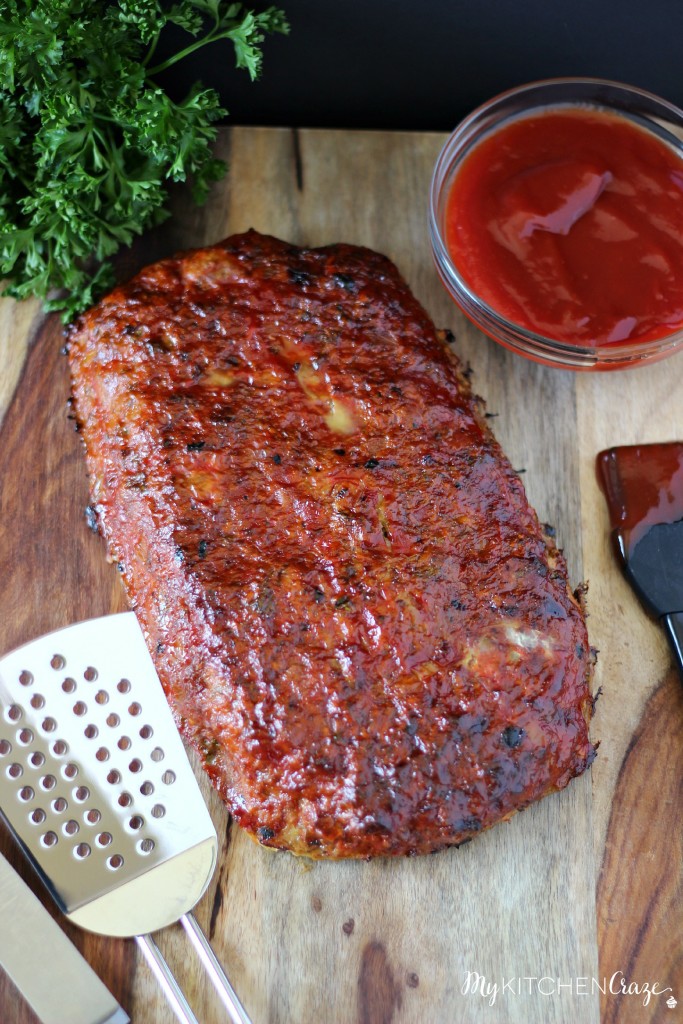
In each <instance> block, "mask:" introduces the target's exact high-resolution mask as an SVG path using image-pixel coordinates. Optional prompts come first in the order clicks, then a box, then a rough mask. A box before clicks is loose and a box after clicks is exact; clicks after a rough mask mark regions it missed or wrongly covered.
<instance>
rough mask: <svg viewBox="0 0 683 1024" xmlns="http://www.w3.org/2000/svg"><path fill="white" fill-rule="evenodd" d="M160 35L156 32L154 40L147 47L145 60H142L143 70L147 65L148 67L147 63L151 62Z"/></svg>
mask: <svg viewBox="0 0 683 1024" xmlns="http://www.w3.org/2000/svg"><path fill="white" fill-rule="evenodd" d="M160 35H161V32H157V34H156V35H155V37H154V39H153V40H152V42H151V44H150V47H149V50H148V51H147V53H146V54H145V58H144V60H143V61H142V66H143V68H146V67H147V65H148V64H149V62H150V61H151V59H152V57H153V56H154V51H155V50H156V48H157V43H158V42H159V36H160Z"/></svg>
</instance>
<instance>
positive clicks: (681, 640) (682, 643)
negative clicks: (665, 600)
mask: <svg viewBox="0 0 683 1024" xmlns="http://www.w3.org/2000/svg"><path fill="white" fill-rule="evenodd" d="M662 622H663V623H664V628H665V629H666V635H667V636H668V638H669V643H670V644H671V647H672V650H673V652H674V657H675V659H676V664H677V665H678V671H679V672H680V675H681V679H683V612H669V614H668V615H662Z"/></svg>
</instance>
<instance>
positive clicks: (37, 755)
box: [28, 750, 45, 768]
mask: <svg viewBox="0 0 683 1024" xmlns="http://www.w3.org/2000/svg"><path fill="white" fill-rule="evenodd" d="M28 763H29V764H30V765H31V767H32V768H42V767H43V765H44V764H45V754H43V753H41V751H40V750H34V751H33V753H32V754H31V756H30V757H29V759H28Z"/></svg>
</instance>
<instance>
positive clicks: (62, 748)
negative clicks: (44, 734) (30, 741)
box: [52, 740, 69, 757]
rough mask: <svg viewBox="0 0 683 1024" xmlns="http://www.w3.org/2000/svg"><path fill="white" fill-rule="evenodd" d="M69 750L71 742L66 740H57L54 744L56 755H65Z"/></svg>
mask: <svg viewBox="0 0 683 1024" xmlns="http://www.w3.org/2000/svg"><path fill="white" fill-rule="evenodd" d="M68 752H69V744H68V743H67V742H66V740H55V741H54V743H53V744H52V753H53V754H54V755H55V757H64V755H65V754H68Z"/></svg>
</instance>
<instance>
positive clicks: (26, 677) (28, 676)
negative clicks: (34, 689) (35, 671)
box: [19, 669, 33, 686]
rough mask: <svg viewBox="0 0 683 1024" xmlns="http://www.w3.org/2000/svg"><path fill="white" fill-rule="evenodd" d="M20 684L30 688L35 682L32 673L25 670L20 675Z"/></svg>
mask: <svg viewBox="0 0 683 1024" xmlns="http://www.w3.org/2000/svg"><path fill="white" fill-rule="evenodd" d="M19 682H20V683H21V685H22V686H30V685H31V683H32V682H33V675H32V673H31V672H28V671H27V670H26V669H24V671H23V672H20V673H19Z"/></svg>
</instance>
